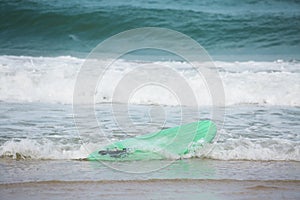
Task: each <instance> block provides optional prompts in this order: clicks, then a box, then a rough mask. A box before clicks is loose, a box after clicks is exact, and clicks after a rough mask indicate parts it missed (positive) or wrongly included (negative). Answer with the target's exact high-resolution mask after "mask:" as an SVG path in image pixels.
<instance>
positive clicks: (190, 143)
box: [87, 120, 217, 161]
mask: <svg viewBox="0 0 300 200" xmlns="http://www.w3.org/2000/svg"><path fill="white" fill-rule="evenodd" d="M216 132H217V128H216V125H215V124H214V123H213V122H212V121H209V120H204V121H197V122H193V123H189V124H185V125H181V126H177V127H173V128H168V129H164V130H161V131H159V132H155V133H150V134H146V135H141V136H137V137H134V138H129V139H125V140H122V141H118V142H115V143H112V144H110V145H107V146H105V147H103V148H102V149H100V150H97V151H95V152H93V153H91V154H90V155H89V156H88V157H87V160H90V161H96V160H98V161H101V160H102V161H118V160H119V161H131V160H152V159H168V158H180V157H182V156H184V155H186V154H188V153H190V152H191V151H195V150H197V149H199V148H202V147H203V145H204V144H207V143H210V142H212V140H213V139H214V137H215V135H216Z"/></svg>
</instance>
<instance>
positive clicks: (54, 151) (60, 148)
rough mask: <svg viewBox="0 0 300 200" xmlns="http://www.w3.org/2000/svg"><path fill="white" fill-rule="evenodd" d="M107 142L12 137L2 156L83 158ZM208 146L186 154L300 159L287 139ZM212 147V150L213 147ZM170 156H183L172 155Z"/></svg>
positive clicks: (299, 150)
mask: <svg viewBox="0 0 300 200" xmlns="http://www.w3.org/2000/svg"><path fill="white" fill-rule="evenodd" d="M101 146H103V144H96V143H88V144H67V145H66V144H59V143H53V142H52V141H50V140H47V139H44V140H39V141H37V140H34V139H22V140H18V141H16V140H10V141H7V142H5V143H4V144H3V145H1V146H0V156H1V157H12V158H13V159H16V158H17V154H20V155H21V156H22V158H24V159H54V160H59V159H81V158H86V157H87V156H88V155H89V154H90V153H92V152H93V151H96V150H98V149H100V148H101ZM205 148H206V149H207V151H206V149H204V150H203V149H200V150H199V151H196V152H195V153H194V152H192V153H190V154H188V155H185V156H184V158H191V157H201V158H203V157H205V158H209V159H216V160H254V161H300V143H299V142H292V141H289V140H284V139H268V140H259V141H251V140H250V139H246V138H240V139H228V140H226V141H225V142H223V143H216V144H211V146H206V147H205ZM211 149H212V150H211ZM164 152H165V153H164V156H166V157H167V158H168V159H178V158H179V156H176V155H170V154H168V153H167V152H168V151H167V150H165V151H164Z"/></svg>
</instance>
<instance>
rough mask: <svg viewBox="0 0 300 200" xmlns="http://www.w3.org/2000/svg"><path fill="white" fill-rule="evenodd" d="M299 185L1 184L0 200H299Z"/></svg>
mask: <svg viewBox="0 0 300 200" xmlns="http://www.w3.org/2000/svg"><path fill="white" fill-rule="evenodd" d="M299 188H300V181H238V180H183V179H182V180H179V179H177V180H176V179H172V180H154V179H152V180H132V181H43V182H27V183H13V184H1V185H0V193H1V199H53V198H55V199H184V198H186V199H222V200H223V199H295V200H296V199H299V197H300V193H299Z"/></svg>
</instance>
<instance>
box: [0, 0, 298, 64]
mask: <svg viewBox="0 0 300 200" xmlns="http://www.w3.org/2000/svg"><path fill="white" fill-rule="evenodd" d="M0 5H1V8H0V9H1V10H0V13H1V14H0V53H1V54H13V55H21V54H22V55H44V56H49V55H50V56H58V55H77V56H83V57H84V56H85V55H86V53H88V52H89V51H90V50H91V49H93V48H94V47H95V46H96V45H97V44H98V43H99V42H101V41H103V40H104V39H107V38H108V37H110V36H112V35H114V34H117V33H119V32H122V31H125V30H128V29H132V28H139V27H145V26H146V27H164V28H170V29H173V30H176V31H179V32H182V33H184V34H186V35H188V36H190V37H191V38H193V39H195V40H196V41H198V42H199V43H200V44H201V45H203V46H204V48H206V49H207V50H208V52H209V53H210V54H211V55H212V56H222V55H230V56H232V55H235V57H234V60H239V59H242V58H243V59H245V57H246V58H249V57H250V59H254V60H255V59H259V57H263V56H266V57H271V58H272V59H273V60H274V59H283V58H287V59H299V53H298V52H300V39H299V38H300V35H299V34H300V3H299V1H293V0H287V1H279V0H271V1H259V0H246V1H237V0H229V1H222V0H214V1H210V0H204V1H196V0H193V1H188V2H185V1H169V0H163V1H158V0H154V1H146V2H144V1H143V2H140V1H138V0H131V1H113V2H108V1H95V0H84V1H67V2H65V1H55V0H52V1H48V0H47V1H44V0H41V1H40V0H31V1H15V0H4V1H1V2H0ZM226 58H227V59H228V56H226Z"/></svg>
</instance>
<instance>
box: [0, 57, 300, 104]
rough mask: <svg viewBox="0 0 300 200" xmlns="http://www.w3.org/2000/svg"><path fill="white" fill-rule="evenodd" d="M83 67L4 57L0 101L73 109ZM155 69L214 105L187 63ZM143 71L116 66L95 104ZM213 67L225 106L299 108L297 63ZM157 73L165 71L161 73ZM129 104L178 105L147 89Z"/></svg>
mask: <svg viewBox="0 0 300 200" xmlns="http://www.w3.org/2000/svg"><path fill="white" fill-rule="evenodd" d="M83 62H84V59H79V58H74V57H70V56H65V57H54V58H52V57H24V56H0V100H1V101H8V102H15V101H17V102H48V103H63V104H71V103H72V101H73V91H74V84H75V81H76V76H77V73H78V71H79V69H80V66H81V65H82V63H83ZM155 64H156V65H157V64H159V65H164V66H168V67H172V68H176V69H177V70H178V72H179V74H181V75H185V77H186V78H187V82H188V84H189V85H190V87H191V88H192V90H193V91H194V94H195V96H196V99H197V100H198V102H199V104H200V105H210V104H211V99H210V98H211V97H210V93H209V91H208V89H207V87H206V85H205V82H203V80H202V78H201V77H200V76H198V75H195V73H192V72H191V71H189V70H188V68H189V65H188V64H187V63H182V62H174V61H173V62H169V61H166V62H155ZM140 65H141V63H138V62H130V61H124V60H118V62H116V63H115V68H114V69H111V70H109V71H108V72H107V75H106V76H105V79H103V80H104V82H105V83H104V85H103V86H104V87H99V88H98V90H97V91H96V94H95V96H96V102H97V103H101V102H108V101H111V99H112V95H113V92H114V90H115V87H116V85H117V84H118V81H120V80H121V79H122V78H123V77H124V76H125V75H126V74H127V73H128V72H130V70H131V69H133V68H135V67H138V66H140ZM215 65H216V66H217V68H218V70H219V73H220V77H221V80H222V81H223V84H224V90H225V96H226V105H236V104H261V105H285V106H300V95H299V91H300V72H299V70H298V69H299V68H300V63H299V62H284V61H274V62H254V61H249V62H221V61H218V62H215ZM157 73H162V71H159V69H158V71H157ZM144 76H146V75H144ZM141 78H143V75H141ZM119 100H120V99H119ZM121 101H122V99H121ZM122 103H127V102H122ZM130 103H135V104H166V105H177V104H178V101H177V99H176V95H175V96H174V94H172V93H170V92H169V93H168V92H166V90H164V89H161V90H159V89H157V88H155V87H153V88H151V87H148V88H146V87H145V88H144V89H143V90H139V91H138V93H136V94H134V95H133V96H132V98H131V99H130Z"/></svg>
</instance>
